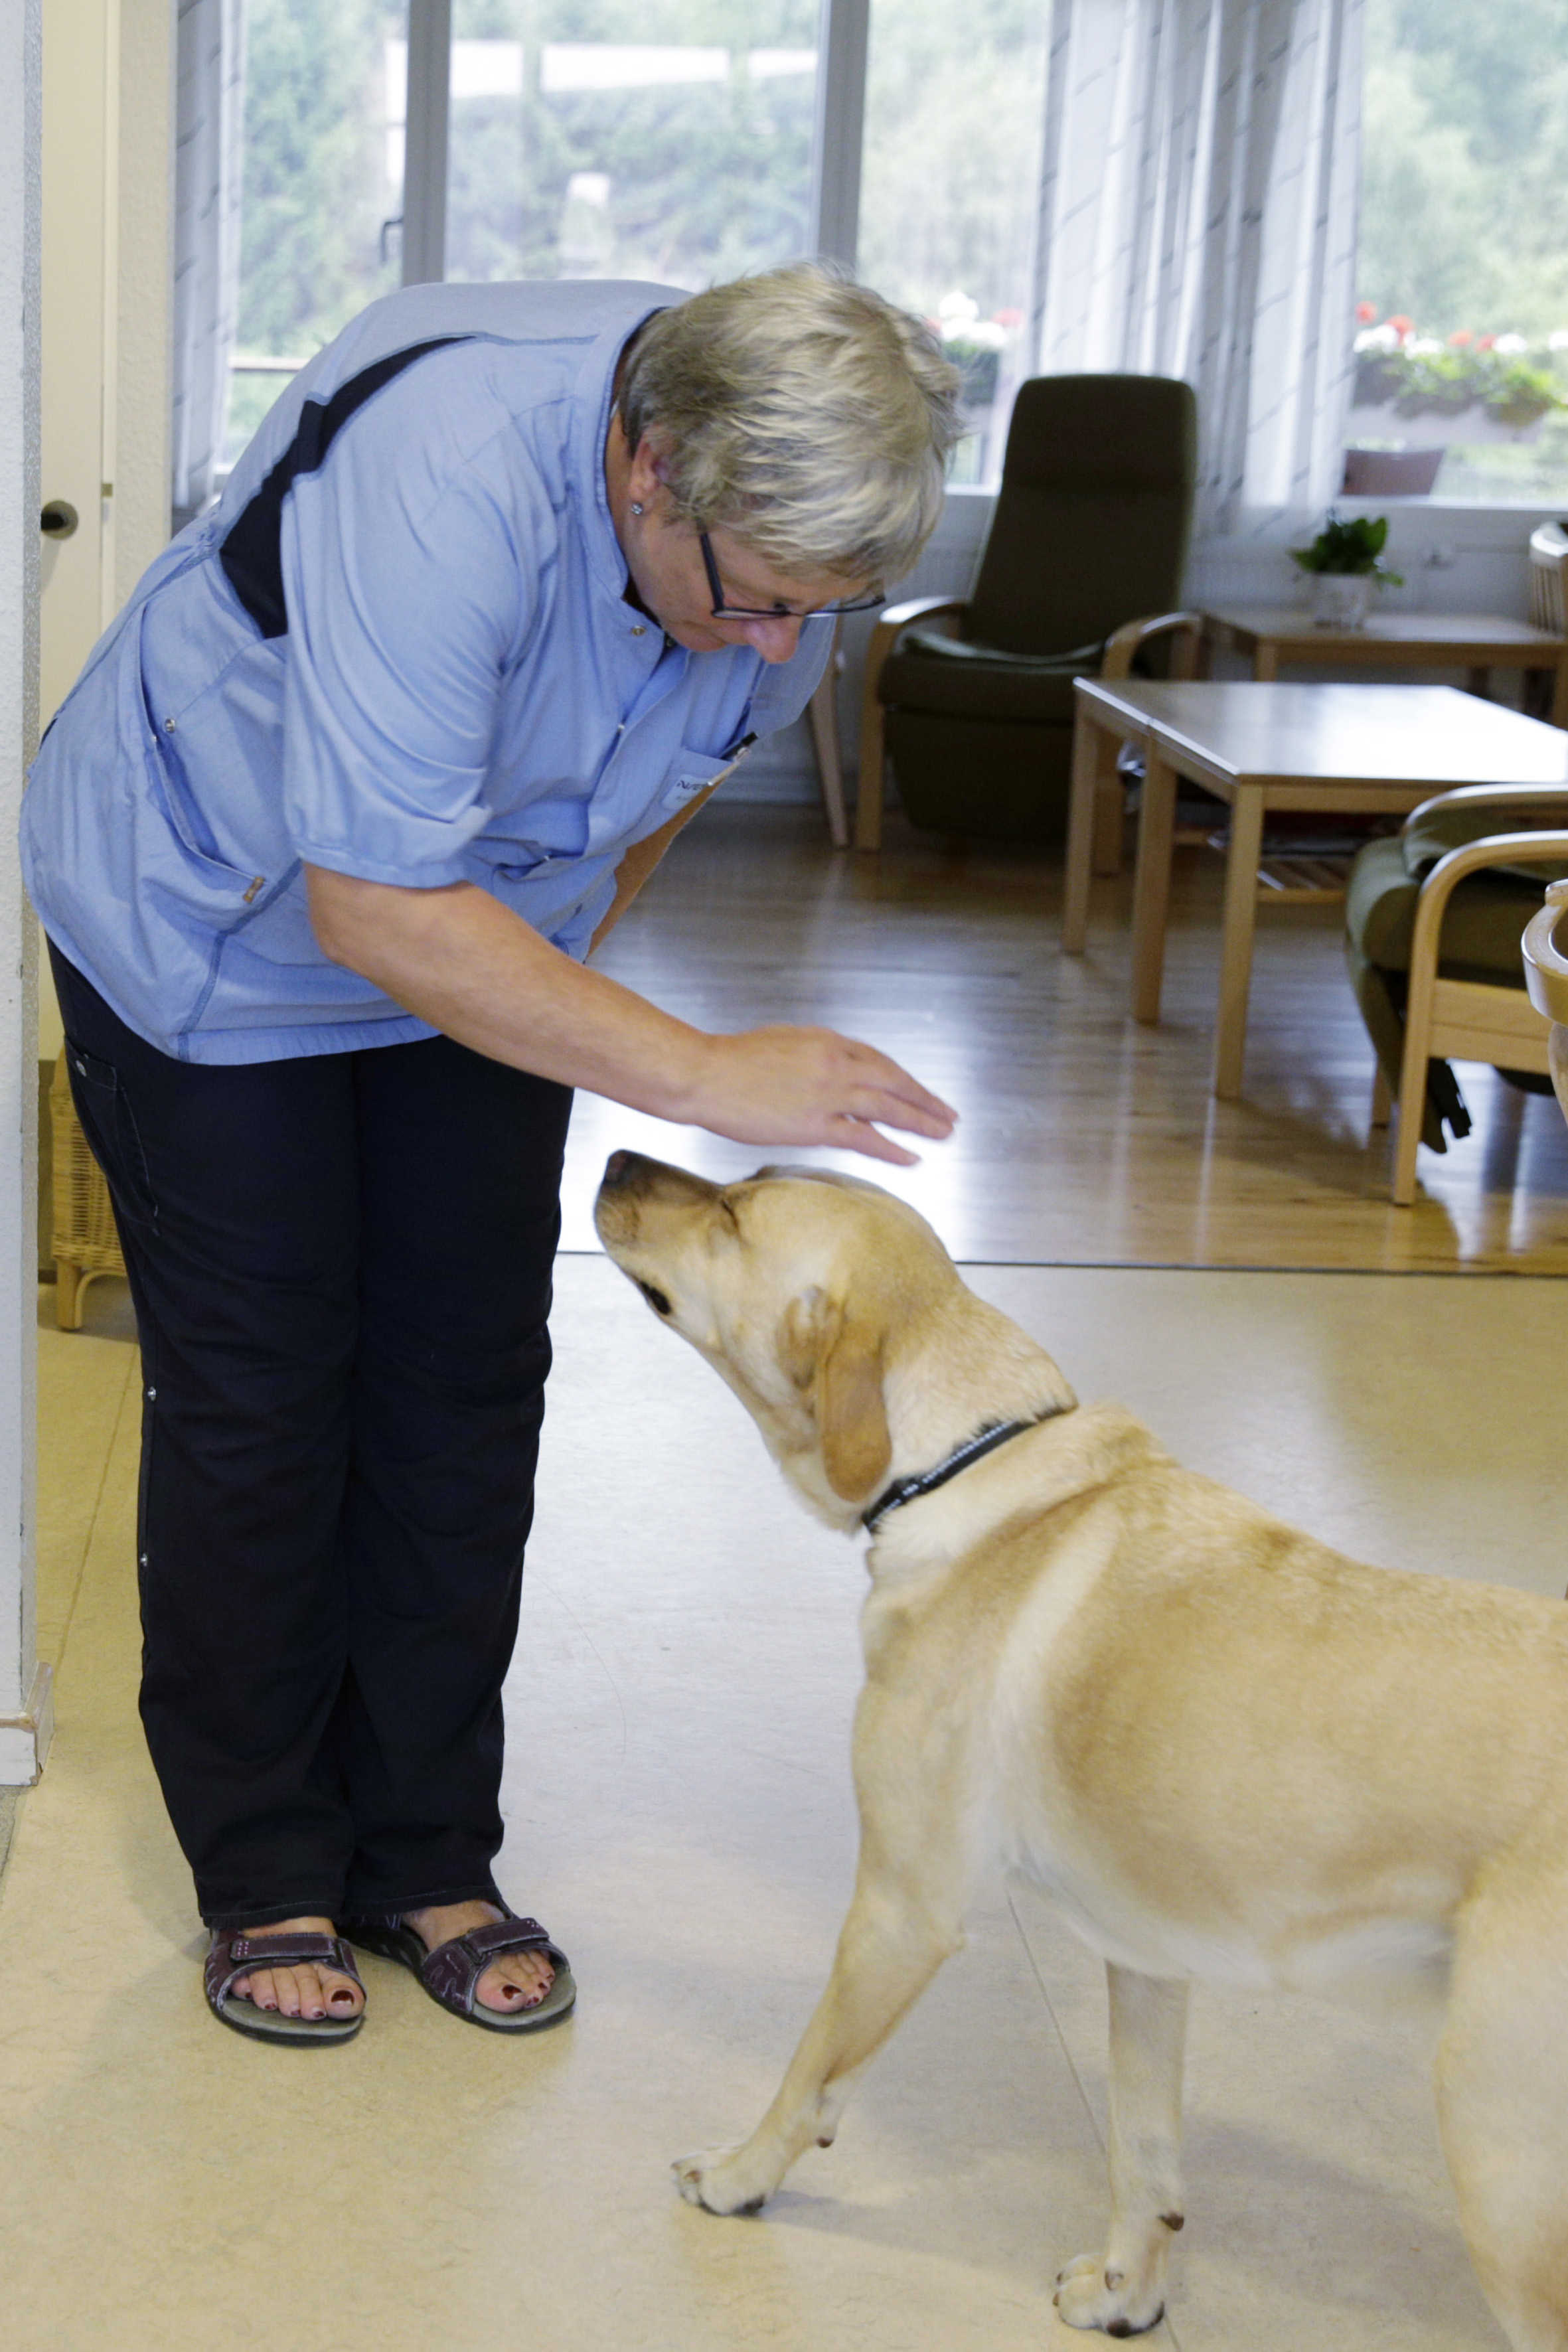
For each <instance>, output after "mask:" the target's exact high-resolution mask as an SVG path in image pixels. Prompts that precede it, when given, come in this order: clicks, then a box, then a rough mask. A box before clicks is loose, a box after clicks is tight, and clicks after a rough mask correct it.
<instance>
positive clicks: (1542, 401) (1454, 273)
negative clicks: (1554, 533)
mask: <svg viewBox="0 0 1568 2352" xmlns="http://www.w3.org/2000/svg"><path fill="white" fill-rule="evenodd" d="M1359 274H1360V288H1361V294H1362V301H1361V305H1360V315H1359V317H1358V320H1357V336H1356V343H1357V366H1356V391H1355V402H1354V406H1353V407H1352V415H1351V433H1350V440H1351V442H1352V452H1351V455H1350V457H1349V458H1348V459H1347V472H1346V478H1345V487H1346V488H1347V489H1356V488H1363V489H1364V490H1365V491H1366V492H1367V494H1368V495H1370V496H1373V497H1379V496H1387V495H1399V494H1400V493H1402V492H1403V493H1404V494H1405V495H1407V496H1417V497H1419V496H1423V495H1425V496H1433V497H1436V498H1439V499H1476V500H1480V501H1483V502H1485V503H1486V504H1488V505H1500V504H1505V503H1510V502H1516V501H1517V502H1522V503H1528V504H1531V505H1536V506H1540V505H1557V506H1560V507H1563V508H1564V509H1568V0H1510V5H1508V6H1506V7H1503V6H1500V5H1496V0H1367V6H1366V86H1365V102H1364V113H1363V134H1362V220H1361V241H1360V273H1359Z"/></svg>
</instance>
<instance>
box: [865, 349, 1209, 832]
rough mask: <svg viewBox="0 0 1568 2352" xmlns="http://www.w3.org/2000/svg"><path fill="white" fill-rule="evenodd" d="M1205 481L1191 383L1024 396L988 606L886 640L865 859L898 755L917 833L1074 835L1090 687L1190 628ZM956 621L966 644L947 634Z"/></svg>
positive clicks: (890, 620)
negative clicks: (1143, 622)
mask: <svg viewBox="0 0 1568 2352" xmlns="http://www.w3.org/2000/svg"><path fill="white" fill-rule="evenodd" d="M1196 478H1197V404H1196V402H1195V401H1194V396H1193V393H1192V388H1191V386H1190V385H1188V384H1185V383H1179V382H1177V381H1175V380H1174V379H1173V378H1170V377H1165V376H1139V375H1060V376H1036V377H1033V378H1032V379H1031V380H1030V381H1029V382H1028V383H1024V384H1022V385H1020V387H1019V390H1018V396H1017V400H1016V404H1015V405H1014V409H1013V416H1012V422H1011V425H1010V426H1009V428H1008V433H1007V447H1006V453H1005V457H1004V460H1003V467H1002V482H1001V487H1000V488H999V490H998V491H997V495H996V509H995V513H994V517H993V520H992V524H991V531H990V536H989V538H988V540H987V541H986V546H985V552H984V557H983V559H982V562H981V566H980V572H979V577H978V578H977V579H976V581H975V583H974V592H973V595H972V596H971V597H970V598H969V599H968V600H967V602H963V601H960V600H956V599H953V598H949V597H919V598H915V599H913V600H911V601H910V603H908V604H899V605H894V606H892V607H890V608H889V610H888V611H887V612H885V613H884V614H882V616H881V619H880V621H879V625H878V626H877V628H876V630H875V632H874V633H873V637H872V643H871V650H870V658H869V662H868V669H867V680H866V693H865V701H864V705H863V712H862V723H861V744H860V778H861V782H860V823H859V824H858V841H859V845H860V846H861V847H862V848H875V847H876V846H877V845H878V842H879V837H880V835H879V819H880V809H881V796H882V758H883V751H884V748H885V750H886V751H887V753H888V754H889V755H890V757H891V761H892V768H893V775H894V781H895V782H896V784H897V787H898V792H899V796H900V800H901V801H902V802H903V804H904V807H905V809H906V810H907V811H908V813H909V815H910V818H911V819H912V820H913V822H914V823H915V824H917V825H921V826H925V827H928V828H930V829H931V830H934V831H937V832H941V833H952V834H972V835H983V836H984V835H990V836H993V837H1002V838H1006V839H1013V840H1030V841H1041V842H1053V841H1059V840H1060V839H1061V838H1062V837H1063V835H1064V834H1065V832H1066V828H1067V812H1068V772H1069V768H1070V765H1071V755H1072V727H1073V687H1072V682H1073V679H1074V678H1075V677H1084V676H1086V675H1087V676H1093V675H1094V674H1096V673H1097V672H1099V670H1100V665H1101V662H1102V660H1103V657H1104V655H1105V650H1106V646H1107V645H1108V643H1109V641H1110V638H1111V637H1112V635H1115V633H1116V632H1117V631H1118V630H1120V629H1122V628H1123V627H1124V626H1125V625H1127V624H1128V623H1130V622H1132V621H1135V620H1138V619H1140V618H1141V617H1142V616H1144V615H1161V616H1167V625H1171V626H1174V625H1176V622H1177V618H1178V616H1175V615H1173V614H1172V613H1171V608H1172V607H1173V605H1174V604H1175V602H1176V597H1177V594H1178V592H1179V590H1180V586H1181V579H1182V572H1183V568H1184V564H1185V562H1186V554H1187V542H1188V537H1189V534H1190V530H1191V526H1192V511H1193V495H1194V487H1195V484H1196ZM955 617H956V621H957V628H958V634H957V635H947V634H944V633H943V632H942V631H940V630H938V629H937V628H936V627H934V626H932V625H931V624H932V623H933V622H935V621H937V620H938V619H939V618H940V619H945V620H946V621H947V622H948V624H949V625H952V621H953V620H954V618H955ZM920 623H923V624H925V625H923V626H920V625H914V624H920Z"/></svg>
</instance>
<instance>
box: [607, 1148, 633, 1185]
mask: <svg viewBox="0 0 1568 2352" xmlns="http://www.w3.org/2000/svg"><path fill="white" fill-rule="evenodd" d="M636 1156H637V1155H636V1153H635V1152H631V1151H612V1152H611V1154H610V1156H609V1158H608V1159H607V1160H605V1175H604V1181H605V1183H606V1184H618V1183H619V1182H620V1181H621V1179H622V1177H623V1176H624V1175H625V1174H626V1170H627V1169H628V1168H629V1167H630V1166H631V1164H632V1161H633V1160H634V1159H635V1158H636Z"/></svg>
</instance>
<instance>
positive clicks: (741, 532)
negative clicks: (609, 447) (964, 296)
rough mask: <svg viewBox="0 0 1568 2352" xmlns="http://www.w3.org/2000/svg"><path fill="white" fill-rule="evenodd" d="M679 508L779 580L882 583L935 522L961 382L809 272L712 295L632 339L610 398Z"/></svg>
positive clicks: (869, 295)
mask: <svg viewBox="0 0 1568 2352" xmlns="http://www.w3.org/2000/svg"><path fill="white" fill-rule="evenodd" d="M619 405H620V411H621V421H622V425H623V426H624V428H625V431H626V440H627V444H628V446H630V447H631V448H632V449H634V450H635V449H636V448H637V446H638V445H639V444H640V443H641V442H642V441H643V439H644V438H645V437H646V436H649V435H651V436H652V437H653V441H654V445H655V446H656V448H658V451H659V453H660V456H661V457H662V459H663V461H664V467H663V470H664V476H665V479H666V481H667V483H668V488H669V490H670V494H671V496H672V497H673V498H674V499H675V503H676V507H677V509H678V510H679V513H680V514H681V515H682V516H683V517H684V519H685V520H687V521H688V522H689V523H691V524H692V525H693V526H694V527H695V528H696V529H697V530H713V529H714V528H715V527H716V526H719V527H721V528H723V529H724V530H731V531H733V533H734V535H735V537H736V538H737V539H738V540H741V541H742V542H743V543H744V544H745V545H746V546H748V547H750V548H753V549H754V550H755V551H756V552H757V553H758V554H759V555H762V556H763V557H764V558H765V559H766V560H767V561H768V562H771V563H773V564H776V565H777V566H778V568H779V569H780V570H781V571H782V572H785V573H797V574H805V573H810V572H826V573H828V574H829V575H831V576H832V577H833V578H835V579H841V580H844V581H846V582H863V581H878V582H882V581H890V580H896V579H898V578H899V577H900V575H901V574H902V573H904V572H908V571H909V569H910V566H911V565H912V564H913V562H914V560H915V558H916V556H917V555H918V554H919V553H920V551H921V548H922V547H923V546H924V545H925V542H926V541H927V540H928V539H929V538H930V536H931V532H932V530H934V529H935V527H936V521H937V517H938V515H939V514H940V513H941V511H942V480H943V476H944V474H945V471H946V463H947V456H948V452H949V450H950V449H951V448H952V445H953V443H954V441H955V440H956V439H957V438H958V434H959V418H958V376H957V373H956V372H955V371H954V369H952V367H951V366H950V365H949V364H948V362H946V361H945V360H944V359H943V358H942V352H941V349H940V347H939V345H938V343H937V341H936V338H935V336H934V335H933V334H932V333H931V331H930V329H929V328H928V327H926V326H925V325H924V324H923V323H922V322H921V320H919V319H915V318H912V317H911V316H910V314H909V312H908V311H905V310H895V309H894V307H893V305H892V304H891V303H890V302H887V301H884V300H883V299H882V297H881V296H880V295H879V294H874V293H873V292H872V291H871V289H870V288H869V287H868V286H860V285H858V284H857V283H856V281H855V280H854V279H853V278H847V277H846V276H844V275H842V274H841V273H840V272H838V271H837V270H835V269H833V268H830V267H828V266H827V265H826V264H824V263H821V262H815V261H795V262H790V263H787V264H786V265H785V266H784V268H779V269H765V270H761V271H758V272H757V273H756V274H755V275H753V276H752V277H747V278H735V279H733V280H731V283H730V284H728V285H725V286H714V287H710V289H708V291H707V292H706V293H703V294H694V295H692V296H691V298H690V299H689V300H688V301H685V302H680V303H678V304H677V305H676V306H675V307H674V308H673V309H672V310H660V311H658V312H657V313H656V314H655V316H654V317H653V318H652V319H650V320H648V322H647V325H646V326H645V327H644V328H643V329H642V331H641V332H640V333H639V334H638V336H637V340H636V341H635V342H634V344H633V346H632V349H631V352H630V353H629V354H628V357H627V360H626V368H625V371H624V373H623V376H622V380H621V387H620V393H619Z"/></svg>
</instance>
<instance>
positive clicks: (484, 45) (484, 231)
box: [447, 0, 818, 289]
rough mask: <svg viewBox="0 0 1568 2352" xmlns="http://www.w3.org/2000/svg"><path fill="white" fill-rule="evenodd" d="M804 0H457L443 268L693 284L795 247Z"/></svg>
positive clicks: (806, 95) (811, 57)
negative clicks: (740, 0)
mask: <svg viewBox="0 0 1568 2352" xmlns="http://www.w3.org/2000/svg"><path fill="white" fill-rule="evenodd" d="M817 14H818V11H817V7H816V0H769V5H757V0H752V5H746V6H736V5H722V0H721V5H711V0H709V5H704V0H598V5H584V0H545V5H540V0H457V5H456V6H455V8H454V11H453V18H452V26H453V46H452V80H451V109H450V116H449V129H448V142H449V144H448V158H449V160H448V167H447V277H448V278H654V279H657V280H658V281H660V282H662V283H664V284H666V285H672V286H684V287H689V288H692V289H695V288H697V287H700V286H705V285H707V284H709V283H710V282H711V281H712V280H714V279H716V278H733V277H736V276H738V275H739V273H740V272H741V271H742V270H744V269H754V268H759V267H765V266H766V265H767V264H768V263H770V262H773V261H781V260H784V259H785V258H787V257H789V256H791V255H794V254H798V253H800V252H802V251H804V250H805V247H806V245H807V243H808V241H809V238H810V233H811V139H812V121H813V117H814V113H815V110H816V63H817V44H816V30H817Z"/></svg>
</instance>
